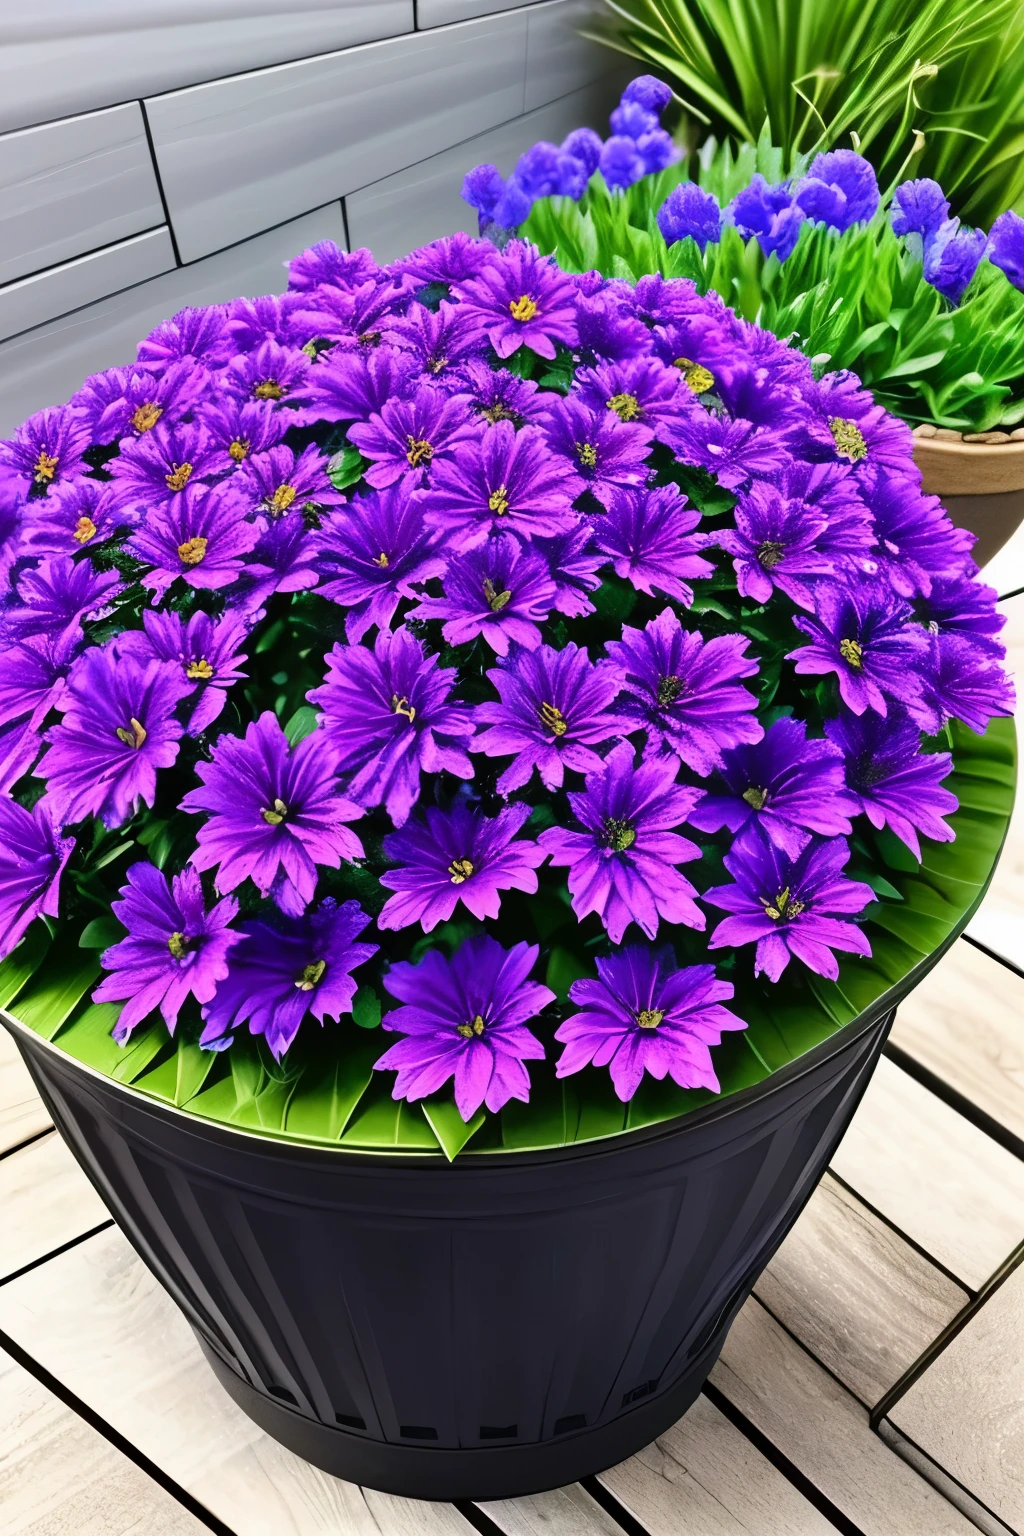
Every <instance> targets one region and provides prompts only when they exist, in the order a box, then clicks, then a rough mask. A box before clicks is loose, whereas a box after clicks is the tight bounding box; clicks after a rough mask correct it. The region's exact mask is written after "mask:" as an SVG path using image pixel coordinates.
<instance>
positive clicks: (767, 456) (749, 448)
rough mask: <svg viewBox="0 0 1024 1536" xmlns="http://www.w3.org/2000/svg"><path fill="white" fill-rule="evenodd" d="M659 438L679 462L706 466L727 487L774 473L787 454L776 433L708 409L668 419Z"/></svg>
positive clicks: (736, 487) (736, 488)
mask: <svg viewBox="0 0 1024 1536" xmlns="http://www.w3.org/2000/svg"><path fill="white" fill-rule="evenodd" d="M661 438H662V441H663V442H666V443H668V445H669V447H670V448H671V449H672V450H673V452H674V453H675V455H676V457H677V458H678V459H679V461H680V463H682V464H690V465H694V466H696V467H697V468H699V469H706V470H707V472H708V474H711V475H714V476H715V478H716V479H717V481H718V483H719V485H722V486H725V488H726V489H727V490H730V491H735V490H738V489H739V488H740V486H742V485H746V483H747V481H748V480H750V479H751V477H752V476H754V475H770V474H773V473H774V472H775V471H776V470H779V469H781V468H782V467H783V465H784V464H785V462H786V457H787V455H786V450H785V446H784V444H783V441H782V439H781V438H780V437H779V436H778V434H777V433H775V432H772V431H771V430H770V429H768V428H766V427H755V426H754V424H753V423H752V422H749V421H731V420H730V419H729V418H728V417H727V416H718V415H715V414H714V413H713V412H711V411H693V412H691V414H690V415H688V416H685V417H682V418H681V419H680V420H678V421H673V422H670V423H668V424H667V425H666V426H665V428H664V429H663V431H662V433H661Z"/></svg>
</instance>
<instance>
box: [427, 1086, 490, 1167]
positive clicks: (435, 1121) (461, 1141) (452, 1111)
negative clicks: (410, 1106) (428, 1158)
mask: <svg viewBox="0 0 1024 1536" xmlns="http://www.w3.org/2000/svg"><path fill="white" fill-rule="evenodd" d="M420 1108H421V1109H422V1110H423V1113H424V1114H425V1115H426V1117H427V1121H428V1122H429V1125H430V1129H431V1130H432V1131H433V1133H434V1135H435V1136H436V1137H437V1139H438V1141H439V1142H440V1143H441V1150H442V1151H443V1152H444V1155H445V1157H446V1158H447V1159H448V1161H449V1162H453V1161H454V1160H455V1157H456V1156H457V1154H458V1153H459V1152H461V1151H462V1149H463V1147H464V1146H465V1145H466V1143H467V1141H468V1140H469V1139H470V1137H471V1136H475V1135H476V1133H477V1131H478V1130H479V1129H480V1127H481V1126H482V1125H483V1123H484V1121H485V1120H486V1118H487V1116H486V1114H485V1113H484V1111H483V1110H482V1109H478V1110H477V1112H476V1114H475V1115H474V1116H473V1118H472V1119H471V1120H470V1121H469V1122H468V1123H467V1122H466V1121H465V1120H463V1118H462V1116H461V1115H460V1114H459V1111H458V1110H457V1109H456V1107H455V1103H454V1100H452V1099H443V1098H433V1099H424V1100H423V1101H422V1103H421V1105H420Z"/></svg>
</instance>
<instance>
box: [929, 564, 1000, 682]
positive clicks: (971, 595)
mask: <svg viewBox="0 0 1024 1536" xmlns="http://www.w3.org/2000/svg"><path fill="white" fill-rule="evenodd" d="M996 596H997V594H996V590H995V588H994V587H987V586H986V585H985V584H984V582H982V581H979V580H977V578H973V579H972V578H971V577H969V576H967V575H957V576H936V577H934V578H933V579H932V583H931V591H930V592H929V594H928V596H927V597H926V598H923V599H918V601H917V602H916V603H915V604H914V611H915V616H916V618H917V620H918V622H919V623H920V624H922V625H923V626H924V628H925V629H927V630H928V632H929V633H930V634H933V635H938V636H939V637H940V638H941V637H942V636H943V635H961V636H963V638H964V639H965V640H970V642H971V644H972V645H974V646H975V647H976V648H977V649H978V650H979V651H981V652H984V654H985V655H987V656H993V657H995V658H996V660H997V661H1001V660H1002V658H1003V657H1004V656H1005V655H1006V647H1005V646H1004V645H1003V642H1002V641H1001V640H1000V639H999V632H1000V630H1001V629H1002V628H1003V625H1004V624H1005V623H1006V616H1005V614H1003V613H1000V611H999V609H998V608H997V607H996Z"/></svg>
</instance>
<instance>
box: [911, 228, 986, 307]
mask: <svg viewBox="0 0 1024 1536" xmlns="http://www.w3.org/2000/svg"><path fill="white" fill-rule="evenodd" d="M987 245H988V236H987V235H986V233H985V231H984V230H983V229H964V228H962V227H961V226H960V221H959V219H947V220H946V222H945V224H943V225H942V227H941V228H940V229H939V230H938V231H937V233H936V234H934V235H932V236H931V238H930V239H928V240H926V241H925V246H924V276H925V281H926V282H928V283H931V285H932V287H933V288H935V289H937V290H938V292H939V293H941V294H942V297H943V298H944V299H948V300H949V302H950V303H951V304H952V305H954V306H955V305H957V304H959V303H960V300H961V299H962V298H963V296H964V294H965V293H966V292H967V289H968V287H969V285H970V281H971V278H972V277H973V276H974V274H975V272H976V271H977V270H978V266H979V264H980V262H981V258H982V257H983V256H984V254H985V247H986V246H987Z"/></svg>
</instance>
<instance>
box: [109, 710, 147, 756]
mask: <svg viewBox="0 0 1024 1536" xmlns="http://www.w3.org/2000/svg"><path fill="white" fill-rule="evenodd" d="M128 724H129V726H130V727H131V729H130V730H127V729H126V728H125V727H124V726H123V725H119V726H118V728H117V730H116V731H115V732H114V734H115V736H116V737H117V739H118V741H123V742H124V744H125V746H126V747H131V748H132V750H133V751H135V752H137V751H138V750H139V748H140V747H141V746H142V743H143V742H144V741H145V739H146V734H147V733H146V727H145V726H144V725H143V724H142V722H141V721H140V720H136V718H135V716H134V715H133V716H132V718H131V719H130V720H129V722H128Z"/></svg>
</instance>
